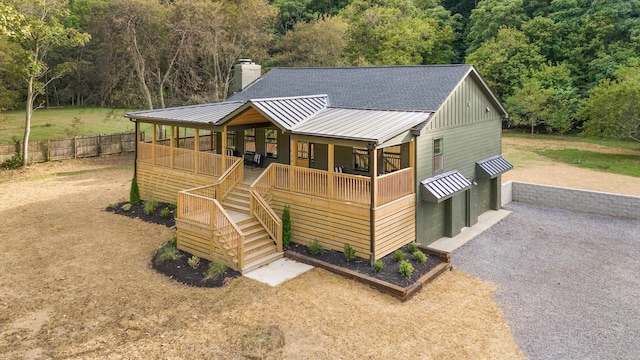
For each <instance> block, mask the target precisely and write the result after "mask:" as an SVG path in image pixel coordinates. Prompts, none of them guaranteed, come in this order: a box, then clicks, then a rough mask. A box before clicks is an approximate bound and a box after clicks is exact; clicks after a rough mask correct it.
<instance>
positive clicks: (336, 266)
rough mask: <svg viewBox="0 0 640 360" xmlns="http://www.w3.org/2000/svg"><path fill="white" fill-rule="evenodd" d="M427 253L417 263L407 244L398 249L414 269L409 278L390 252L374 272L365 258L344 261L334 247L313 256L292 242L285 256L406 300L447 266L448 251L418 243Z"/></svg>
mask: <svg viewBox="0 0 640 360" xmlns="http://www.w3.org/2000/svg"><path fill="white" fill-rule="evenodd" d="M418 247H419V249H420V250H421V251H422V252H424V253H425V254H427V262H425V263H423V264H420V263H418V262H416V261H415V260H413V257H412V255H411V253H410V252H409V250H408V246H406V245H405V246H403V247H402V248H400V250H401V251H402V252H404V254H405V260H408V261H409V262H410V263H411V265H412V266H413V268H414V271H413V273H412V274H411V276H410V277H405V276H403V275H401V274H400V272H399V271H398V269H399V262H397V261H396V260H395V255H394V254H393V253H391V254H389V255H387V256H385V257H383V258H382V259H381V260H382V262H383V263H384V266H383V268H382V270H381V271H380V272H376V271H375V270H374V269H373V267H372V266H371V265H370V263H369V261H368V260H366V259H362V258H356V259H355V260H352V261H350V262H347V261H346V259H345V257H344V254H343V253H342V252H339V251H335V250H325V251H324V253H323V254H319V255H313V254H311V253H310V252H309V250H308V249H307V247H306V246H304V245H300V244H296V243H293V244H292V245H291V247H290V248H289V250H287V252H286V256H287V257H288V258H290V259H292V260H296V261H300V262H304V263H307V264H309V265H313V266H317V267H321V268H323V269H325V270H328V271H331V272H333V273H336V274H339V275H342V276H345V277H347V278H351V279H354V280H356V281H359V282H362V283H364V284H367V285H369V286H371V287H373V288H375V289H378V290H380V291H382V292H384V293H387V294H389V295H391V296H394V297H396V298H398V299H400V300H402V301H406V300H408V299H410V298H411V297H413V295H415V294H416V293H417V292H418V291H420V290H421V289H422V288H423V287H424V285H426V284H428V283H429V282H431V281H433V280H435V279H436V278H437V277H438V276H440V275H441V274H443V273H444V272H446V271H448V270H450V269H451V259H450V257H449V254H448V253H443V252H438V251H434V250H431V249H428V248H426V247H424V246H421V245H418Z"/></svg>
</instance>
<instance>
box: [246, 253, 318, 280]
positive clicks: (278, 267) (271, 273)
mask: <svg viewBox="0 0 640 360" xmlns="http://www.w3.org/2000/svg"><path fill="white" fill-rule="evenodd" d="M311 269H313V266H311V265H307V264H303V263H299V262H297V261H293V260H290V259H287V258H282V259H279V260H276V261H274V262H272V263H270V264H269V265H265V266H263V267H260V268H257V269H255V270H253V271H250V272H248V273H246V274H244V276H246V277H248V278H249V279H253V280H256V281H259V282H261V283H265V284H269V285H271V286H277V285H280V284H282V283H283V282H285V281H287V280H291V279H293V278H295V277H296V276H298V275H301V274H303V273H305V272H307V271H309V270H311Z"/></svg>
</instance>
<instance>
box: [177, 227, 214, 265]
mask: <svg viewBox="0 0 640 360" xmlns="http://www.w3.org/2000/svg"><path fill="white" fill-rule="evenodd" d="M176 223H177V224H179V225H178V226H177V235H178V249H180V250H182V251H186V252H188V253H190V254H192V255H195V256H198V257H201V258H203V259H207V260H209V261H212V260H215V259H212V256H211V239H212V238H213V232H212V230H211V229H206V228H204V227H201V226H197V225H191V224H188V223H186V222H184V221H182V222H181V221H179V220H177V221H176Z"/></svg>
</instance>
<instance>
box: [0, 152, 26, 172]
mask: <svg viewBox="0 0 640 360" xmlns="http://www.w3.org/2000/svg"><path fill="white" fill-rule="evenodd" d="M20 166H22V153H21V152H17V153H15V154H13V156H12V157H10V158H8V159H6V160H5V161H3V162H2V164H0V169H17V168H19V167H20Z"/></svg>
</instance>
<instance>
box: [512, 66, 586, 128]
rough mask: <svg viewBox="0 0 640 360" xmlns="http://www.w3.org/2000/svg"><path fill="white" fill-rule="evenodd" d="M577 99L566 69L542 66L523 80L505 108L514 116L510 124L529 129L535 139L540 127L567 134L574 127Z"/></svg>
mask: <svg viewBox="0 0 640 360" xmlns="http://www.w3.org/2000/svg"><path fill="white" fill-rule="evenodd" d="M576 96H577V95H576V89H575V88H574V87H573V86H572V85H571V72H570V71H569V69H568V67H567V66H566V65H559V66H552V65H542V67H541V69H540V70H536V71H533V72H532V74H531V77H529V78H526V79H523V80H522V85H521V86H520V87H518V88H517V89H516V90H515V91H514V93H513V95H511V96H509V97H508V98H507V100H506V104H505V105H506V107H507V109H508V111H509V112H510V114H511V117H510V120H509V121H510V122H511V123H512V124H514V125H528V126H530V128H531V135H532V136H533V134H534V131H535V128H536V126H538V125H546V128H547V131H551V130H556V131H558V132H559V133H560V134H564V133H566V132H567V131H569V130H570V129H571V127H572V126H573V123H574V121H573V120H574V116H573V114H574V107H575V104H576Z"/></svg>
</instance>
